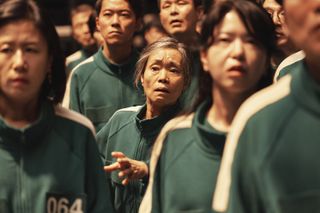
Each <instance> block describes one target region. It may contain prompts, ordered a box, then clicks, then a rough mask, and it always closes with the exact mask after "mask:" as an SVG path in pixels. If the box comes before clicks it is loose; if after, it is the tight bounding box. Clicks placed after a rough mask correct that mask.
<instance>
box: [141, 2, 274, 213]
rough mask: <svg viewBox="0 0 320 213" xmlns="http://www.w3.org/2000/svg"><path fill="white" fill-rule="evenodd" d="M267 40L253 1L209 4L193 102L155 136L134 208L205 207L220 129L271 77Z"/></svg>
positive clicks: (267, 26) (264, 19) (266, 25)
mask: <svg viewBox="0 0 320 213" xmlns="http://www.w3.org/2000/svg"><path fill="white" fill-rule="evenodd" d="M275 40H276V38H275V32H274V26H273V23H272V20H271V18H270V16H269V15H268V14H267V13H266V11H264V10H263V9H262V8H261V7H260V6H259V5H257V4H256V3H253V2H250V1H231V0H229V1H221V2H220V1H218V2H216V4H215V5H214V7H212V9H211V11H210V12H209V14H208V15H207V16H206V18H205V20H204V22H203V26H202V32H201V42H202V50H201V61H202V65H203V69H204V72H203V73H202V75H203V76H202V78H201V82H200V84H199V85H200V91H199V95H198V101H197V102H196V103H195V105H194V108H193V110H192V112H191V113H187V114H185V115H182V116H180V117H177V118H175V119H173V120H171V121H169V122H168V123H167V124H166V125H165V126H164V127H163V129H162V131H161V133H160V135H159V137H158V138H157V140H156V142H155V144H154V148H153V151H152V156H151V159H150V172H149V174H150V178H149V186H148V188H147V191H146V194H145V197H144V199H143V201H142V204H141V207H140V212H143V213H148V212H151V209H152V212H182V211H188V212H210V211H211V208H212V199H213V192H214V188H215V182H216V176H217V173H218V170H219V166H220V159H221V155H222V151H223V148H224V143H225V139H226V134H227V133H228V131H229V127H230V124H231V122H232V120H233V117H234V115H235V113H236V112H237V110H238V108H239V107H240V105H241V103H242V102H243V101H244V100H245V99H246V98H248V97H249V96H250V95H252V94H253V93H254V92H256V91H257V90H259V89H261V88H263V87H265V86H267V85H269V84H270V83H271V82H272V73H270V70H271V69H270V63H269V61H270V57H271V55H272V51H273V50H274V49H275Z"/></svg>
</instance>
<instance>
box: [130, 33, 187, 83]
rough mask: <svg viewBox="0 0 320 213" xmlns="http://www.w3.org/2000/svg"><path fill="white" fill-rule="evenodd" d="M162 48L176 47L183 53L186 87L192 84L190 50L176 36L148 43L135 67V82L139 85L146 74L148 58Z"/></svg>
mask: <svg viewBox="0 0 320 213" xmlns="http://www.w3.org/2000/svg"><path fill="white" fill-rule="evenodd" d="M160 49H175V50H178V52H179V53H180V54H181V57H182V60H181V64H182V75H183V78H184V86H185V88H186V87H187V86H188V85H189V84H190V81H191V62H190V56H189V54H190V53H189V52H188V50H187V48H186V46H185V45H184V44H183V43H180V42H178V41H177V40H176V39H174V38H170V37H165V38H161V39H159V40H158V41H156V42H154V43H152V44H150V45H148V46H147V47H146V48H145V49H144V50H143V51H142V53H141V55H140V58H139V60H138V62H137V64H136V69H135V80H134V83H135V85H136V86H137V87H139V84H140V79H141V76H142V75H143V74H144V72H145V69H146V66H147V63H148V59H149V57H150V55H151V54H152V53H154V52H155V51H159V50H160Z"/></svg>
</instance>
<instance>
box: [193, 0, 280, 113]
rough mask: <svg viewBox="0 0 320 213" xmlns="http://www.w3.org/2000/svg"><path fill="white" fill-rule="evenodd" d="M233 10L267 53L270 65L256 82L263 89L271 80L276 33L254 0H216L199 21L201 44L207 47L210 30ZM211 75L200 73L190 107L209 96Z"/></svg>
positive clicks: (210, 39)
mask: <svg viewBox="0 0 320 213" xmlns="http://www.w3.org/2000/svg"><path fill="white" fill-rule="evenodd" d="M230 11H235V12H236V13H237V14H238V15H239V17H240V19H241V20H242V22H243V23H244V25H245V27H246V29H247V31H248V33H249V34H250V35H251V36H252V37H253V38H254V39H255V40H256V42H257V45H259V46H260V47H262V48H263V49H265V50H266V52H267V57H268V61H270V63H269V67H267V70H266V73H265V74H264V75H263V77H262V78H261V80H260V82H259V83H258V89H261V88H264V87H266V86H268V85H270V84H271V83H272V78H273V71H272V68H271V56H272V54H273V53H274V52H275V51H276V49H277V47H276V35H275V28H274V24H273V21H272V19H271V17H270V15H269V14H268V13H267V12H266V11H265V10H264V9H263V8H262V7H261V6H260V5H259V4H258V3H256V2H253V1H232V0H225V1H217V2H216V3H215V4H214V6H213V7H212V8H211V10H210V12H209V13H208V14H207V16H206V18H205V19H204V21H203V23H202V31H201V36H200V40H201V46H202V49H203V50H207V49H208V48H209V47H210V46H211V44H212V42H213V40H214V38H213V32H214V29H215V27H216V26H218V25H219V23H221V21H222V20H223V19H224V17H225V15H226V14H227V13H228V12H230ZM212 84H213V82H212V78H211V77H210V76H209V74H208V73H207V72H201V76H200V83H199V94H198V97H197V99H196V102H195V103H194V106H193V107H192V108H193V109H195V108H196V107H197V106H198V105H199V104H200V103H201V102H202V101H203V100H205V99H207V97H211V88H212Z"/></svg>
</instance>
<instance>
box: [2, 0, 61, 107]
mask: <svg viewBox="0 0 320 213" xmlns="http://www.w3.org/2000/svg"><path fill="white" fill-rule="evenodd" d="M19 20H29V21H32V22H33V23H34V24H35V26H36V27H37V28H38V30H39V31H40V33H41V34H42V35H43V37H44V39H45V40H46V43H47V45H48V53H49V56H51V58H52V63H51V68H50V69H51V70H50V71H51V77H47V78H46V79H45V81H44V82H43V85H42V88H41V93H40V99H42V100H45V99H50V100H52V101H53V103H55V104H56V103H59V102H61V101H62V98H63V95H64V92H65V87H66V71H65V57H64V55H63V52H62V49H61V45H60V39H59V36H58V34H57V31H56V29H55V26H54V24H53V22H52V21H51V19H50V17H49V15H48V13H47V12H45V11H44V10H42V9H40V8H39V7H38V5H37V4H36V3H35V1H33V0H10V1H1V3H0V27H3V26H5V25H6V24H9V23H12V22H15V21H19ZM48 71H49V70H48Z"/></svg>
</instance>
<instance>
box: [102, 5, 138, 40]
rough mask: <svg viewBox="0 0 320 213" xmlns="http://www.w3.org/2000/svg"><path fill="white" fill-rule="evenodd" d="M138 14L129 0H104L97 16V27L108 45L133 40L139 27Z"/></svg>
mask: <svg viewBox="0 0 320 213" xmlns="http://www.w3.org/2000/svg"><path fill="white" fill-rule="evenodd" d="M137 25H138V23H137V20H136V16H135V14H134V12H133V10H132V8H131V7H130V5H129V3H128V1H127V0H104V1H103V2H102V6H101V11H100V13H99V16H98V17H97V29H98V30H99V31H100V33H101V35H102V37H103V39H104V40H105V43H106V44H107V45H119V44H120V45H121V44H129V43H131V42H132V38H133V34H134V32H135V31H136V29H137V28H138V26H137Z"/></svg>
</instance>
